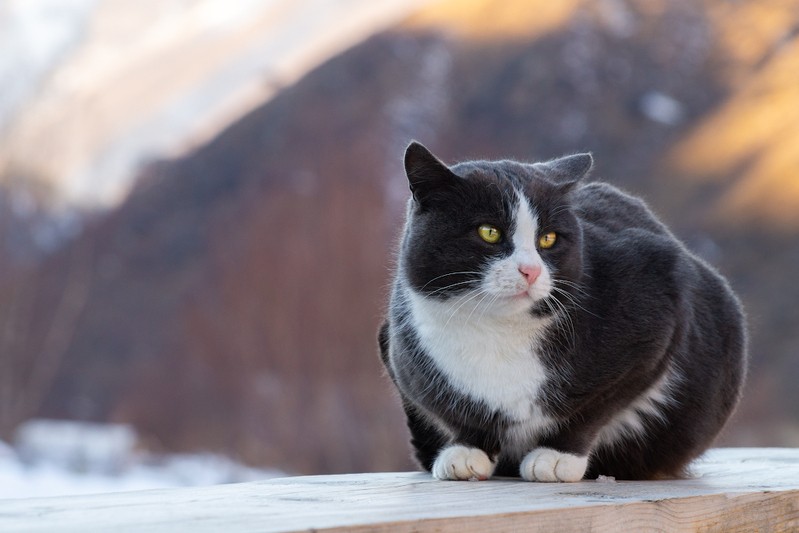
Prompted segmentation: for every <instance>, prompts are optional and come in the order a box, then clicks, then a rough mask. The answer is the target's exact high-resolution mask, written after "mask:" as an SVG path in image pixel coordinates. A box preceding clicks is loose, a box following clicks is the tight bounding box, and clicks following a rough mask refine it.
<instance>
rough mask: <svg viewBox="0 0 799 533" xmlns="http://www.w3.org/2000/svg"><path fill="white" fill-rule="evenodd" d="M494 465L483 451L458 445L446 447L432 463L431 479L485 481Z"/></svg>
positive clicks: (491, 472)
mask: <svg viewBox="0 0 799 533" xmlns="http://www.w3.org/2000/svg"><path fill="white" fill-rule="evenodd" d="M495 466H496V465H495V464H494V463H493V462H492V461H491V459H489V458H488V455H486V453H485V452H484V451H483V450H480V449H478V448H468V447H466V446H462V445H460V444H453V445H452V446H447V447H446V448H444V449H443V450H441V452H440V453H439V454H438V457H436V460H435V462H434V463H433V470H432V472H433V477H435V478H438V479H453V480H464V481H465V480H475V479H476V480H481V481H482V480H485V479H488V478H490V477H491V474H493V473H494V467H495Z"/></svg>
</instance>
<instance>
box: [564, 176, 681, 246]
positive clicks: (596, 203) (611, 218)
mask: <svg viewBox="0 0 799 533" xmlns="http://www.w3.org/2000/svg"><path fill="white" fill-rule="evenodd" d="M573 200H574V205H575V207H576V208H577V215H578V216H579V217H580V218H581V219H582V221H583V223H584V226H585V225H588V226H592V227H593V228H595V229H596V230H600V231H602V230H604V231H607V232H610V233H618V232H620V231H623V230H630V229H633V230H635V229H638V230H644V231H647V232H651V233H653V234H656V235H668V236H670V235H671V234H670V232H669V230H668V229H667V228H666V226H664V225H663V224H662V223H661V222H660V221H659V220H658V219H657V218H656V217H655V215H653V214H652V211H650V209H649V208H648V207H647V205H646V203H644V201H643V200H641V199H640V198H636V197H635V196H631V195H630V194H627V193H625V192H623V191H621V190H620V189H618V188H616V187H614V186H613V185H610V184H608V183H603V182H592V183H586V184H584V185H582V186H581V187H580V188H579V189H577V190H576V191H575V192H574V196H573Z"/></svg>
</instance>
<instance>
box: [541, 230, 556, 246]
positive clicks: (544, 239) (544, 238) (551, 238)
mask: <svg viewBox="0 0 799 533" xmlns="http://www.w3.org/2000/svg"><path fill="white" fill-rule="evenodd" d="M557 240H558V236H557V234H556V233H555V232H554V231H550V232H549V233H544V234H543V235H541V237H540V238H539V239H538V246H540V247H541V248H544V249H547V248H552V247H553V246H555V241H557Z"/></svg>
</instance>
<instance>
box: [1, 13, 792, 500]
mask: <svg viewBox="0 0 799 533" xmlns="http://www.w3.org/2000/svg"><path fill="white" fill-rule="evenodd" d="M410 139H418V140H420V141H422V142H424V143H425V144H427V145H428V146H429V147H430V148H431V149H432V150H433V151H434V152H435V153H437V154H438V155H439V156H440V157H442V158H443V159H444V160H446V161H449V162H454V161H458V160H464V159H468V158H501V157H511V158H517V159H524V160H535V159H545V158H551V157H554V156H558V155H562V154H564V153H568V152H573V151H577V150H590V151H592V152H593V153H594V156H595V159H596V162H597V166H596V169H595V172H594V176H596V177H598V178H600V179H604V180H607V181H609V182H611V183H614V184H616V185H618V186H620V187H622V188H625V189H627V190H629V191H631V192H633V193H636V194H640V195H642V196H643V197H644V198H646V199H647V201H648V202H649V203H650V205H651V206H652V208H653V209H654V210H655V211H656V212H657V213H659V214H660V216H661V217H662V218H663V219H664V220H665V221H666V222H667V223H668V224H670V225H671V227H672V228H673V229H674V231H675V232H676V233H677V234H678V235H679V236H680V237H681V238H682V239H684V241H685V242H686V243H687V245H688V246H689V247H690V248H691V249H692V250H694V251H695V252H696V253H698V254H699V255H700V256H702V257H704V258H705V259H707V260H708V261H709V262H711V263H712V264H714V265H716V266H717V267H718V268H719V269H720V270H721V271H722V272H723V273H724V274H725V275H727V276H728V277H729V278H730V281H731V283H732V285H733V287H734V288H735V289H736V290H737V291H738V293H739V294H740V296H741V297H742V299H743V301H744V303H745V306H746V309H747V312H748V315H749V320H750V327H751V365H750V376H749V381H748V385H747V388H746V391H745V396H744V399H743V401H742V403H741V405H740V408H739V409H738V411H737V413H736V415H735V417H734V419H733V420H732V422H731V424H730V425H729V426H728V428H727V430H726V431H725V432H724V434H723V435H722V437H721V438H720V440H719V444H720V445H727V446H753V445H757V446H799V387H797V386H796V383H797V380H799V357H797V351H798V350H799V282H797V275H799V1H797V0H761V1H758V2H746V1H739V0H596V1H589V0H559V1H558V2H551V1H549V0H529V1H521V0H507V1H503V2H499V1H495V2H490V1H487V0H459V1H453V0H443V1H441V0H428V1H424V0H417V1H414V2H408V1H399V0H396V1H395V0H390V1H382V2H370V1H369V0H261V1H258V0H248V1H240V2H226V1H224V0H141V1H138V2H127V1H124V0H0V441H2V442H0V481H1V482H2V483H0V485H3V486H4V487H6V491H5V493H0V497H12V496H20V495H45V494H50V493H53V492H58V493H66V492H70V491H75V490H78V489H76V487H77V486H78V485H80V484H81V483H84V484H85V485H84V488H83V489H81V490H85V491H96V490H106V489H107V488H115V487H116V488H119V487H124V488H131V487H135V488H139V487H144V486H153V485H156V484H161V485H169V484H190V483H203V482H206V483H218V482H223V481H237V480H242V479H252V478H258V477H265V476H268V475H278V474H311V473H339V472H353V471H376V470H402V469H409V468H413V464H412V463H411V461H410V459H409V447H408V443H407V440H408V436H407V434H406V430H405V426H404V419H403V416H402V413H401V410H400V408H399V401H398V400H397V398H396V397H395V396H394V394H393V391H392V387H391V386H390V383H389V381H388V380H387V378H386V377H385V376H384V375H383V372H382V370H381V367H380V364H379V361H378V357H377V347H376V340H375V333H376V330H377V327H378V325H379V323H380V321H381V316H382V313H383V307H384V304H385V301H386V298H387V287H388V282H389V278H390V274H391V268H392V264H393V260H392V253H393V250H394V248H395V242H396V239H397V236H398V232H399V228H400V223H401V215H402V210H403V205H404V202H405V199H406V198H407V183H406V180H405V177H404V174H403V170H402V165H401V158H402V152H403V149H404V147H405V145H406V144H407V143H408V141H409V140H410ZM3 442H4V443H5V444H4V443H3ZM176 465H177V466H176ZM165 472H166V473H165ZM87 476H94V478H93V479H95V482H94V483H90V482H87V481H86V479H87ZM98 479H100V480H101V481H97V480H98ZM114 479H115V480H117V481H114ZM32 480H33V481H32ZM36 480H38V485H37V484H36V483H37V482H36ZM120 480H125V481H120ZM14 483H16V485H14ZM22 486H24V487H25V488H24V489H22V488H20V487H22ZM53 487H56V488H53Z"/></svg>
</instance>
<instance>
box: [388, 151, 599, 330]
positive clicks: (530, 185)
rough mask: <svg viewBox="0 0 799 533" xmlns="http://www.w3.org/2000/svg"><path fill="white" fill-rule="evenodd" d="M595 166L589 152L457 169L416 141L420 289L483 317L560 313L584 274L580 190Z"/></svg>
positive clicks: (404, 261)
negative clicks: (576, 205) (576, 206)
mask: <svg viewBox="0 0 799 533" xmlns="http://www.w3.org/2000/svg"><path fill="white" fill-rule="evenodd" d="M592 164H593V161H592V158H591V156H590V155H589V154H579V155H573V156H567V157H564V158H561V159H556V160H553V161H549V162H546V163H534V164H523V163H517V162H514V161H493V162H488V161H474V162H466V163H460V164H457V165H454V166H452V167H448V166H447V165H445V164H444V163H442V162H441V161H440V160H438V159H437V158H436V157H435V156H434V155H433V154H431V153H430V152H429V151H428V150H427V149H426V148H425V147H424V146H422V145H421V144H419V143H416V142H414V143H411V144H410V145H409V146H408V148H407V150H406V152H405V171H406V174H407V176H408V181H409V183H410V188H411V191H412V193H413V198H412V199H411V200H410V203H409V207H408V221H407V225H406V232H405V235H404V237H403V242H402V251H401V266H400V267H401V268H402V269H403V274H404V275H405V277H406V279H407V280H408V284H409V285H410V287H411V289H412V290H413V291H415V292H416V293H417V294H420V295H422V296H424V297H426V298H432V299H435V300H449V299H452V298H459V299H461V300H463V302H464V307H465V309H469V307H472V308H474V307H475V306H482V307H481V312H482V313H492V314H498V315H510V314H516V313H523V312H533V313H535V314H539V315H546V314H550V313H552V312H553V311H555V310H557V309H559V308H560V306H559V305H558V303H559V302H568V301H569V300H568V298H569V296H567V294H568V295H571V294H573V293H574V291H575V289H576V287H577V284H578V283H579V281H580V279H581V276H582V231H581V228H580V224H579V222H578V220H577V218H576V217H575V215H574V212H573V207H572V202H571V199H570V195H571V192H572V191H573V190H574V189H575V187H576V186H577V184H578V182H579V180H580V179H581V178H582V177H583V176H585V175H586V174H587V173H588V171H589V170H590V169H591V166H592ZM564 293H566V294H564ZM467 299H468V302H467ZM469 302H471V303H469Z"/></svg>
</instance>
